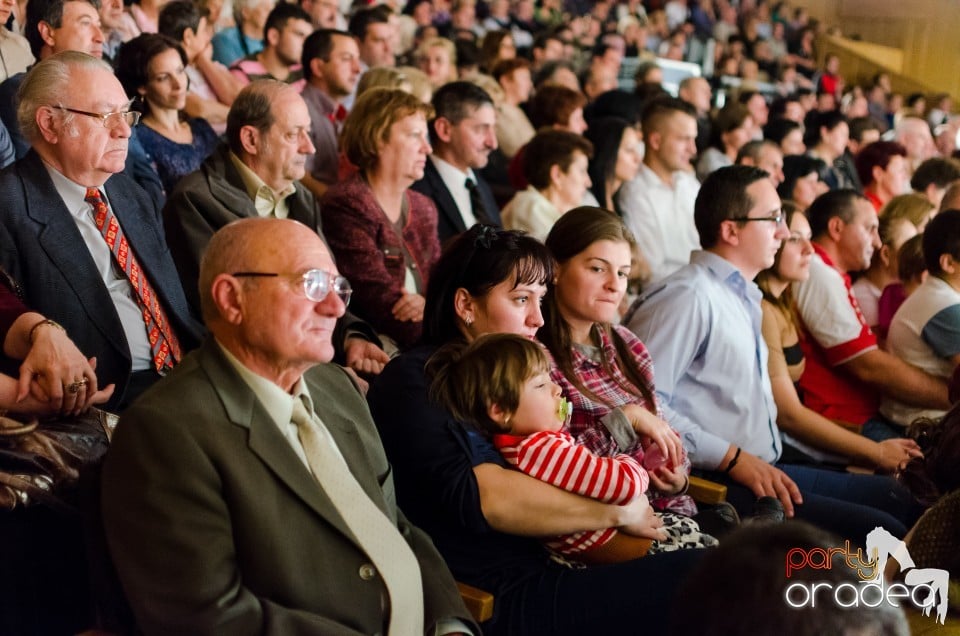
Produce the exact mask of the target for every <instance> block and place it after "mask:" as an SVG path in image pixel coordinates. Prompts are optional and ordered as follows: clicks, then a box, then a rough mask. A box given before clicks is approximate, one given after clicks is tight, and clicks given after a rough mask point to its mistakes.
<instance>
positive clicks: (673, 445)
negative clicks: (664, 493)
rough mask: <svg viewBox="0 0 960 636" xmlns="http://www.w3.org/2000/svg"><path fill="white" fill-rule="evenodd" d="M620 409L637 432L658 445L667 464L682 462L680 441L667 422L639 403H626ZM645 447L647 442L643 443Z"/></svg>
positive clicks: (673, 464)
mask: <svg viewBox="0 0 960 636" xmlns="http://www.w3.org/2000/svg"><path fill="white" fill-rule="evenodd" d="M621 411H622V412H623V414H624V415H625V416H626V418H627V419H628V420H629V421H630V425H631V426H633V430H635V431H636V432H637V434H639V435H641V436H646V437H649V438H650V441H651V442H652V443H654V444H656V445H657V446H659V447H660V450H661V452H663V454H664V456H665V457H666V458H667V463H668V464H670V465H671V466H679V465H681V464H682V463H683V445H682V442H681V441H680V437H679V436H678V435H677V434H676V433H674V432H673V429H672V428H670V425H669V424H667V423H666V422H664V421H663V420H661V419H660V418H659V417H657V416H656V415H654V414H653V413H651V412H650V411H648V410H647V409H645V408H643V407H642V406H640V405H639V404H627V405H626V406H623V407H621ZM646 447H647V444H644V448H646Z"/></svg>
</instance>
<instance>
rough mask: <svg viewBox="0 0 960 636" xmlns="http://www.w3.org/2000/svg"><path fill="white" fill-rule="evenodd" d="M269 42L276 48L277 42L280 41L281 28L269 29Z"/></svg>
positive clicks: (267, 34)
mask: <svg viewBox="0 0 960 636" xmlns="http://www.w3.org/2000/svg"><path fill="white" fill-rule="evenodd" d="M266 36H267V44H269V45H270V46H272V47H274V48H276V46H277V44H278V43H279V42H280V31H279V29H275V28H269V29H267V33H266Z"/></svg>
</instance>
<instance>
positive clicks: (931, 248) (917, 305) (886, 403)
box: [880, 210, 960, 427]
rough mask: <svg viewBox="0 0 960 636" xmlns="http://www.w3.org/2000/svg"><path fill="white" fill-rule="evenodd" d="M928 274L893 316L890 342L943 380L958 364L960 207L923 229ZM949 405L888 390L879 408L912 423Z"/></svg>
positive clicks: (903, 355) (890, 417) (890, 416)
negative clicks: (921, 402) (914, 401)
mask: <svg viewBox="0 0 960 636" xmlns="http://www.w3.org/2000/svg"><path fill="white" fill-rule="evenodd" d="M923 256H924V260H925V261H926V263H927V277H926V279H925V280H924V281H923V283H921V284H920V287H919V288H918V289H917V290H916V291H915V292H914V293H912V294H911V295H910V296H909V297H908V298H907V299H906V300H905V301H903V304H902V305H900V308H899V309H898V310H897V313H896V314H895V315H894V317H893V322H891V323H890V333H889V336H888V338H887V348H888V350H889V351H890V353H892V354H893V355H895V356H897V357H898V358H900V359H902V360H904V361H905V362H907V363H909V364H912V365H914V366H916V367H918V368H920V369H923V370H924V371H926V372H928V373H930V374H931V375H933V376H935V377H940V378H943V379H944V380H946V379H948V378H950V376H951V375H953V371H954V369H955V368H956V367H957V365H958V364H960V291H958V290H960V266H958V264H960V210H946V211H944V212H941V213H940V214H938V215H937V216H935V217H933V220H931V221H930V223H929V224H928V225H927V228H926V230H924V232H923ZM945 410H946V409H942V408H941V409H930V408H918V407H917V406H915V405H910V404H905V403H904V402H903V401H901V400H898V399H896V398H895V397H892V396H890V397H887V396H884V398H883V401H882V402H881V404H880V413H881V414H882V415H883V416H884V417H886V418H887V419H888V420H890V421H891V422H894V423H896V424H898V425H900V426H903V427H907V426H909V425H910V424H911V423H912V422H913V421H914V420H915V419H916V418H918V417H927V418H940V417H943V415H944V414H945Z"/></svg>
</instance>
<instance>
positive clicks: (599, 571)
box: [368, 225, 699, 635]
mask: <svg viewBox="0 0 960 636" xmlns="http://www.w3.org/2000/svg"><path fill="white" fill-rule="evenodd" d="M552 277H553V263H552V259H551V257H550V255H549V253H548V252H547V251H546V248H545V247H544V246H543V245H542V244H541V243H539V242H538V241H535V240H534V239H532V238H530V237H528V236H525V235H522V234H520V233H516V232H510V231H505V230H494V229H493V228H490V227H488V226H481V225H476V226H474V227H473V228H471V229H470V230H467V231H466V232H464V233H463V234H461V235H460V236H458V237H457V238H455V239H453V241H452V242H451V243H450V244H449V245H448V246H447V249H446V250H445V251H444V253H443V255H442V256H441V257H440V260H439V261H438V262H437V265H436V267H435V269H434V271H433V273H432V276H431V279H430V285H429V288H428V290H427V304H426V310H425V314H424V329H423V340H422V346H420V347H418V348H416V349H413V350H411V351H409V352H407V353H404V354H403V355H401V356H399V357H398V358H396V359H395V360H393V361H392V362H391V363H390V364H388V365H387V367H386V369H384V371H383V373H382V374H381V375H380V376H379V377H378V378H377V380H376V381H375V382H374V384H373V385H372V386H371V388H370V392H369V394H368V400H369V402H370V409H371V412H372V413H373V416H374V420H375V421H376V423H377V427H378V429H379V431H380V435H381V438H382V440H383V444H384V447H385V448H386V450H387V455H388V456H389V459H390V461H391V463H392V465H393V467H394V477H395V482H396V486H397V496H398V501H399V504H400V506H401V507H402V508H403V510H404V513H405V514H406V515H407V516H408V517H409V518H410V519H411V521H413V522H414V523H415V524H417V525H418V526H419V527H421V528H423V529H424V530H426V531H427V532H428V533H429V534H430V535H431V537H432V539H433V541H434V543H435V544H436V546H437V548H438V549H439V550H440V553H441V554H442V555H443V557H444V558H445V560H446V562H447V564H448V565H449V566H450V569H451V570H452V571H453V573H454V575H455V576H456V577H457V578H458V579H459V580H460V581H463V582H465V583H469V584H471V585H475V586H478V587H480V588H482V589H484V590H487V591H489V592H492V593H493V594H495V596H496V604H495V607H494V616H493V618H492V619H491V620H490V621H488V622H486V623H485V624H484V625H483V629H484V633H485V634H492V635H496V634H523V633H541V634H555V635H565V634H587V633H594V634H607V633H624V632H627V633H629V632H633V631H635V630H636V629H637V626H638V625H640V624H642V625H643V629H644V631H649V632H650V633H656V631H657V629H658V628H661V629H662V628H663V627H665V622H666V618H667V615H668V614H669V608H670V605H671V602H672V598H673V596H674V593H675V590H676V587H677V585H678V583H679V582H680V581H681V580H682V579H683V578H684V576H685V575H686V572H687V571H688V570H689V569H690V567H692V565H693V563H694V562H695V561H696V560H697V559H698V552H699V551H696V550H692V551H680V552H673V553H669V554H657V555H652V556H647V557H644V558H642V559H638V560H633V561H628V562H626V563H619V564H615V565H608V566H602V567H595V568H587V569H573V570H571V569H567V568H565V567H563V566H561V565H559V564H557V563H556V562H553V561H551V560H550V559H549V558H548V555H547V553H546V551H545V550H544V549H543V547H542V545H541V543H540V541H538V540H537V537H549V536H556V535H561V534H567V533H570V532H578V531H583V530H595V529H600V528H609V527H618V528H619V529H620V530H622V531H623V532H624V533H626V534H632V535H637V536H647V537H650V538H660V537H661V536H662V532H661V529H660V528H659V526H658V522H656V521H654V517H653V515H652V512H651V509H650V507H649V504H648V503H647V501H646V498H640V499H639V500H637V502H636V503H634V504H629V505H626V506H614V505H608V504H602V503H599V502H597V501H595V500H590V499H585V498H582V497H579V496H577V495H573V494H571V493H569V492H566V491H563V490H561V489H559V488H555V487H553V486H550V485H548V484H546V483H544V482H542V481H540V480H538V479H535V478H533V477H529V476H527V475H525V474H523V473H521V472H519V471H516V470H511V469H509V468H508V467H507V466H506V464H505V462H504V461H503V459H502V457H501V456H500V453H499V452H498V451H497V450H496V448H494V446H493V445H492V444H491V442H490V441H489V440H488V439H486V438H485V437H483V436H481V435H480V434H478V433H475V432H473V431H471V430H470V429H468V428H467V427H466V426H465V425H464V424H462V423H461V422H459V421H457V420H456V419H455V418H454V417H453V416H452V415H451V414H450V413H449V412H447V411H445V410H443V409H442V408H441V407H440V406H438V405H437V404H435V403H433V402H431V401H430V399H429V397H428V388H429V379H428V378H427V376H426V373H425V371H424V364H425V363H426V361H427V359H428V358H429V357H430V356H431V355H432V354H433V353H434V352H435V351H436V350H437V349H438V348H439V347H440V346H441V345H443V344H446V343H449V342H455V341H468V342H469V341H471V340H473V339H474V338H476V337H478V336H480V335H483V334H487V333H513V334H517V335H522V336H526V337H528V338H533V337H534V335H535V334H536V332H537V330H538V329H539V328H540V327H541V326H542V325H543V317H542V315H541V313H540V299H541V298H542V297H543V295H544V293H545V292H546V283H547V281H549V280H551V279H552Z"/></svg>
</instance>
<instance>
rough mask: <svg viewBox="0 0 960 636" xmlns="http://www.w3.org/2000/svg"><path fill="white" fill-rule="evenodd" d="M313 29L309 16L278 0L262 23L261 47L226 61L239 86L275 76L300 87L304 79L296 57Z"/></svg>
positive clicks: (274, 77) (295, 7)
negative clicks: (258, 49)
mask: <svg viewBox="0 0 960 636" xmlns="http://www.w3.org/2000/svg"><path fill="white" fill-rule="evenodd" d="M312 31H313V26H312V25H311V23H310V16H309V14H307V12H306V11H304V10H303V9H301V8H300V7H298V6H296V5H294V4H288V3H286V2H280V3H278V4H277V6H276V7H275V8H274V9H273V11H271V12H270V15H269V16H267V21H266V23H265V24H264V27H263V43H264V46H263V49H261V50H260V51H258V52H257V53H251V54H249V55H247V56H245V57H243V58H241V59H239V60H237V61H235V62H234V63H233V64H231V65H230V72H231V73H233V76H234V77H235V78H236V79H237V82H238V83H239V84H240V85H241V86H246V85H247V84H249V83H250V82H252V81H254V80H258V79H275V80H279V81H281V82H286V83H287V84H290V85H292V86H293V87H294V88H296V89H297V92H300V91H302V90H303V85H304V83H305V80H304V78H303V68H302V67H301V65H300V58H301V56H302V55H303V41H304V40H306V39H307V36H309V35H310V33H311V32H312Z"/></svg>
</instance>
